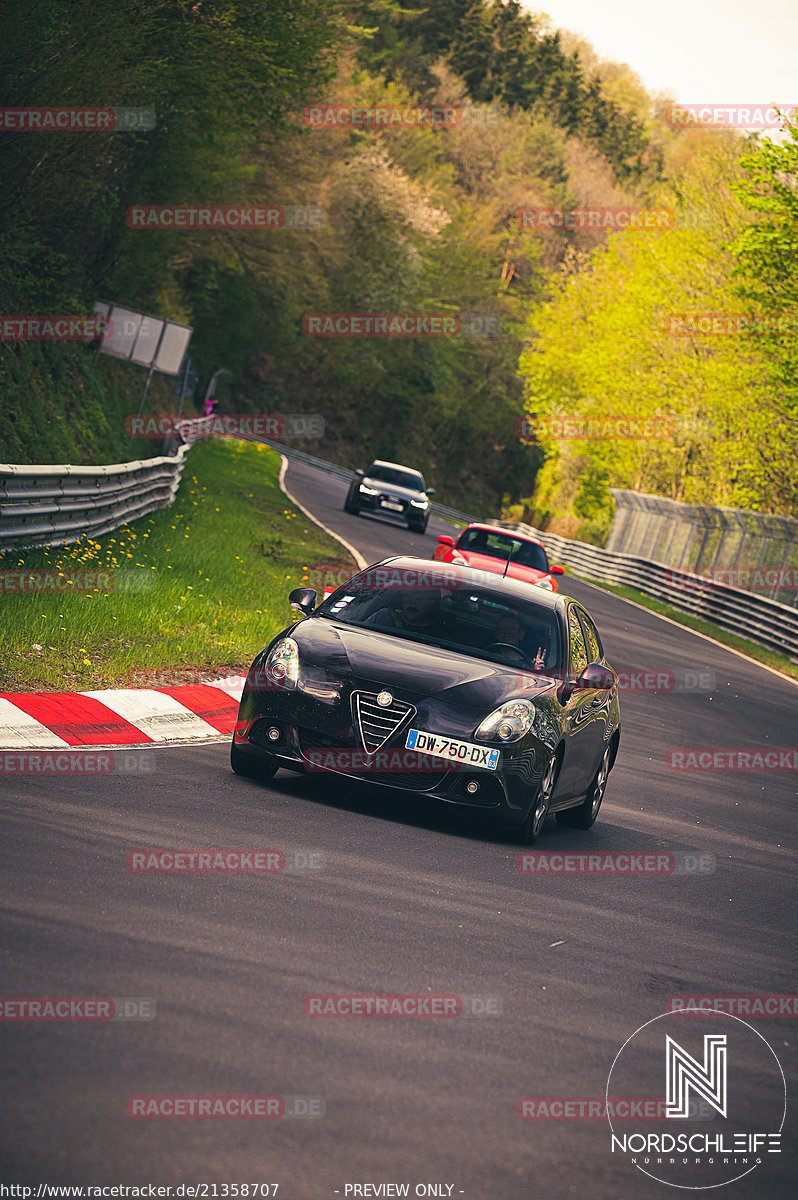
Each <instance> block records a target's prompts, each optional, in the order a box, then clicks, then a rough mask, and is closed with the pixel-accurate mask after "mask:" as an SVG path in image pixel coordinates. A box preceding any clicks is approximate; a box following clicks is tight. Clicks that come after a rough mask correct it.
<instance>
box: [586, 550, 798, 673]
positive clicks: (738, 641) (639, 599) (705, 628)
mask: <svg viewBox="0 0 798 1200" xmlns="http://www.w3.org/2000/svg"><path fill="white" fill-rule="evenodd" d="M566 573H567V574H568V575H573V576H574V577H575V578H576V579H583V580H584V581H585V583H592V584H594V585H595V586H596V587H600V588H603V590H604V591H605V592H612V594H613V595H614V596H621V597H622V598H623V599H624V600H634V602H635V604H639V605H640V606H641V607H642V608H648V609H650V610H651V611H652V612H655V613H659V615H660V616H663V617H669V618H670V619H671V621H675V622H676V623H677V624H678V625H684V626H686V628H687V629H693V630H695V632H696V633H703V634H705V635H706V636H707V637H711V638H714V639H715V641H716V642H720V643H721V644H722V645H724V646H729V647H730V648H731V649H732V650H739V651H740V653H741V654H745V655H746V657H747V658H753V659H755V660H756V662H761V663H763V664H764V665H765V666H766V667H772V668H773V670H774V671H780V672H781V674H782V675H787V676H789V678H790V679H796V680H798V663H796V662H793V660H792V659H791V658H788V657H787V656H786V655H785V654H778V653H777V652H776V651H775V650H768V649H767V648H766V647H765V646H760V645H758V643H757V642H752V641H749V639H748V638H742V637H737V636H736V634H733V633H728V632H727V631H726V630H725V629H719V628H718V626H717V625H713V624H711V622H709V621H702V620H701V618H700V617H694V616H693V615H692V613H684V612H681V610H680V609H678V608H671V606H670V604H665V603H664V602H663V601H662V600H655V599H654V597H653V596H647V595H646V594H645V592H638V591H636V589H635V588H630V587H623V586H620V585H618V584H615V583H605V582H604V580H602V579H591V578H590V577H588V576H587V575H579V574H578V573H577V572H576V571H572V570H571V569H570V568H566Z"/></svg>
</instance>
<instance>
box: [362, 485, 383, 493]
mask: <svg viewBox="0 0 798 1200" xmlns="http://www.w3.org/2000/svg"><path fill="white" fill-rule="evenodd" d="M360 490H361V492H365V493H366V495H367V496H379V494H380V493H379V490H378V489H377V488H370V487H366V485H365V483H361V485H360Z"/></svg>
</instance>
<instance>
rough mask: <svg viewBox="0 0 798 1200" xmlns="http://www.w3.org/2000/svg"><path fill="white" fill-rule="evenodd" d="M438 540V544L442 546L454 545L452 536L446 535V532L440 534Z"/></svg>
mask: <svg viewBox="0 0 798 1200" xmlns="http://www.w3.org/2000/svg"><path fill="white" fill-rule="evenodd" d="M438 541H439V542H440V544H441V545H442V546H453V545H454V538H451V537H448V536H447V534H445V533H442V534H440V536H439V537H438Z"/></svg>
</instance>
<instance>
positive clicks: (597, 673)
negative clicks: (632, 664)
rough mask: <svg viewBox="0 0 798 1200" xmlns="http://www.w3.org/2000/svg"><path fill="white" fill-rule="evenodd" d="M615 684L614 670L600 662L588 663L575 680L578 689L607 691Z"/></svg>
mask: <svg viewBox="0 0 798 1200" xmlns="http://www.w3.org/2000/svg"><path fill="white" fill-rule="evenodd" d="M614 686H615V672H614V671H611V670H610V669H609V667H602V665H601V663H595V662H594V663H590V665H589V666H587V667H585V669H584V671H583V672H582V674H581V675H580V676H579V678H578V679H577V681H576V687H577V688H578V690H579V691H597V692H609V691H610V690H611V689H612V688H613V687H614Z"/></svg>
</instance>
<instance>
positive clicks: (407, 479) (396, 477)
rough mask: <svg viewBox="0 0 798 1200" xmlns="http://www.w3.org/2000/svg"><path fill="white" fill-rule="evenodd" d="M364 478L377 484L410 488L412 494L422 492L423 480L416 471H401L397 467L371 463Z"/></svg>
mask: <svg viewBox="0 0 798 1200" xmlns="http://www.w3.org/2000/svg"><path fill="white" fill-rule="evenodd" d="M366 477H367V478H368V479H376V480H377V481H378V482H379V483H392V484H393V485H394V487H403V488H410V490H411V491H413V492H423V491H424V479H423V476H421V475H419V473H418V471H403V470H401V468H399V467H386V466H383V465H381V464H380V463H372V464H371V466H370V467H369V469H368V471H366Z"/></svg>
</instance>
